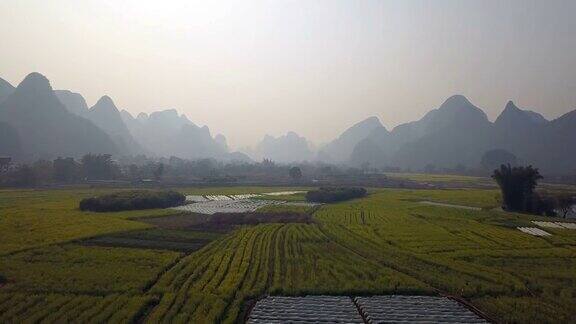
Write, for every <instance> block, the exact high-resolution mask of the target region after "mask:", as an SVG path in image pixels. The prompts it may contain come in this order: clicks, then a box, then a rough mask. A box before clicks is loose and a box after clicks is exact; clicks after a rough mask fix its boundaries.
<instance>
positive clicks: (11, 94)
mask: <svg viewBox="0 0 576 324" xmlns="http://www.w3.org/2000/svg"><path fill="white" fill-rule="evenodd" d="M88 153H96V154H98V153H106V154H112V155H117V156H135V155H139V154H145V155H149V156H156V157H169V156H176V157H180V158H187V159H199V158H216V159H220V160H244V161H245V160H248V159H249V158H248V157H247V156H245V155H243V154H240V153H237V152H234V153H230V152H228V146H227V143H226V138H225V137H224V136H222V135H219V136H216V137H212V135H211V134H210V130H209V129H208V127H207V126H203V127H199V126H196V125H195V124H194V123H192V122H191V121H190V120H188V119H187V118H186V116H184V115H178V113H177V111H176V110H173V109H172V110H164V111H159V112H154V113H152V114H150V116H148V115H147V114H140V115H139V116H138V117H137V118H134V117H132V116H131V115H130V113H128V112H127V111H120V109H118V107H117V106H116V105H115V103H114V101H113V100H112V98H110V97H108V96H103V97H102V98H100V99H99V100H98V102H97V103H96V104H95V105H94V106H93V107H91V108H88V105H87V103H86V100H85V99H84V98H83V97H82V95H80V94H78V93H74V92H72V91H69V90H56V91H54V90H53V89H52V87H51V85H50V82H49V81H48V79H47V78H46V77H44V76H43V75H41V74H39V73H31V74H29V75H28V76H27V77H26V78H25V79H24V80H23V81H22V82H21V83H20V84H19V85H18V87H16V88H14V87H13V86H12V85H10V84H9V83H8V82H6V81H5V80H2V79H0V156H10V157H13V158H14V159H16V160H21V161H30V160H35V159H41V158H46V159H50V158H55V157H58V156H71V157H81V156H83V155H84V154H88Z"/></svg>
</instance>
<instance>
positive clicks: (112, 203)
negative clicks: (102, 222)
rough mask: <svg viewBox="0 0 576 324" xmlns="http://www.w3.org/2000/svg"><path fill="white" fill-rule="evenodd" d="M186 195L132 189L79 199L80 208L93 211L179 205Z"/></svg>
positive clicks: (174, 192) (173, 192) (182, 202)
mask: <svg viewBox="0 0 576 324" xmlns="http://www.w3.org/2000/svg"><path fill="white" fill-rule="evenodd" d="M185 201H186V196H184V195H183V194H181V193H179V192H176V191H156V190H133V191H122V192H117V193H113V194H108V195H103V196H99V197H93V198H86V199H82V200H81V201H80V210H83V211H94V212H113V211H122V210H139V209H154V208H168V207H174V206H180V205H182V204H184V202H185Z"/></svg>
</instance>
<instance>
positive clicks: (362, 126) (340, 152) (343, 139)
mask: <svg viewBox="0 0 576 324" xmlns="http://www.w3.org/2000/svg"><path fill="white" fill-rule="evenodd" d="M375 130H378V131H380V132H385V133H387V132H388V131H387V130H386V128H385V127H384V126H382V123H380V120H379V119H378V117H369V118H367V119H365V120H363V121H361V122H358V123H356V124H354V125H353V126H352V127H350V128H348V129H347V130H345V131H344V132H343V133H342V134H341V135H340V136H339V137H338V138H336V139H335V140H333V141H332V142H330V143H328V144H327V145H326V146H324V147H323V148H322V149H321V150H320V153H319V154H320V155H321V156H323V159H327V160H332V161H334V162H347V161H348V160H349V159H350V155H351V154H352V151H353V150H354V147H355V146H356V144H358V143H359V142H360V141H362V140H363V139H365V138H366V137H368V136H369V135H370V134H371V133H372V132H374V131H375Z"/></svg>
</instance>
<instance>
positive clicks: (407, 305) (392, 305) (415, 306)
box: [354, 295, 488, 324]
mask: <svg viewBox="0 0 576 324" xmlns="http://www.w3.org/2000/svg"><path fill="white" fill-rule="evenodd" d="M354 302H355V303H356V304H357V305H358V308H359V309H360V311H361V312H362V314H363V315H364V318H366V319H367V321H368V323H370V324H375V323H394V322H404V323H424V322H426V323H488V322H487V321H486V320H484V319H483V318H481V317H479V316H478V315H476V314H475V313H473V312H471V311H470V310H469V309H467V308H466V307H464V306H462V305H460V304H459V303H457V302H456V301H454V300H451V299H448V298H445V297H433V296H398V295H390V296H372V297H356V298H354Z"/></svg>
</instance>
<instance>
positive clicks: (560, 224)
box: [532, 221, 576, 229]
mask: <svg viewBox="0 0 576 324" xmlns="http://www.w3.org/2000/svg"><path fill="white" fill-rule="evenodd" d="M532 223H534V224H536V225H538V226H540V227H548V228H564V229H576V223H563V222H541V221H532Z"/></svg>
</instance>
